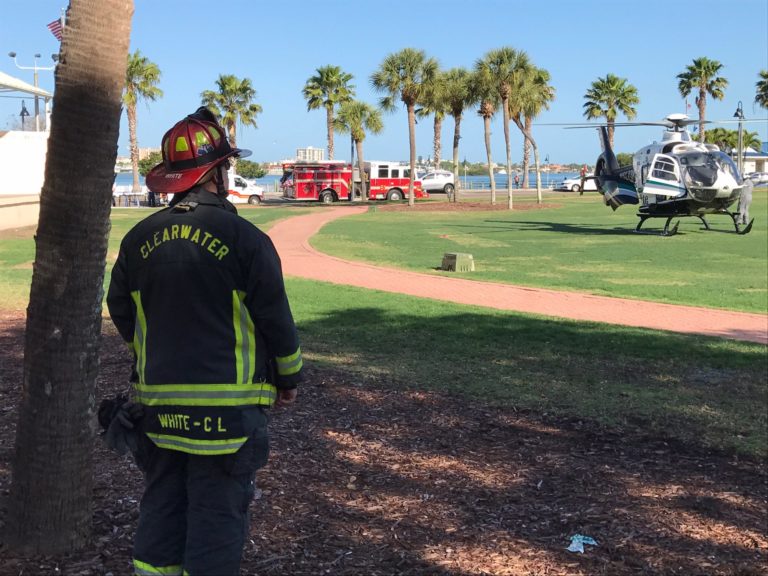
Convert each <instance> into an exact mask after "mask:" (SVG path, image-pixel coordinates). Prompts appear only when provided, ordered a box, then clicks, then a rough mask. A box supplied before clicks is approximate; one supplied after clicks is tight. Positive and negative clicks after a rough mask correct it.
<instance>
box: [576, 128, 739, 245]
mask: <svg viewBox="0 0 768 576" xmlns="http://www.w3.org/2000/svg"><path fill="white" fill-rule="evenodd" d="M698 123H699V120H696V119H690V118H688V116H687V115H686V114H670V115H668V116H667V117H666V118H665V119H664V120H663V121H661V122H622V123H615V124H614V126H663V127H664V128H665V130H664V132H663V134H662V138H661V141H660V142H653V143H652V144H649V145H647V146H643V147H642V148H641V149H640V150H638V151H637V152H635V154H634V155H633V157H632V165H631V166H630V165H627V166H619V163H618V160H617V159H616V155H615V153H614V152H613V150H612V148H611V145H610V141H609V139H608V130H607V126H606V125H600V126H599V127H598V133H599V137H600V146H601V148H602V153H601V154H600V156H599V157H598V159H597V162H596V164H595V172H594V175H593V176H590V177H589V178H593V179H594V180H595V181H596V183H597V186H598V189H599V190H600V192H601V193H602V194H603V198H604V200H605V204H606V205H607V206H610V207H611V208H613V209H614V210H616V209H617V208H619V207H620V206H623V205H624V204H639V208H638V212H637V216H638V217H639V218H640V221H639V222H638V223H637V226H636V228H635V232H642V233H648V232H646V231H644V230H641V228H642V226H643V224H644V223H645V222H646V221H647V220H649V219H652V218H664V219H666V222H665V224H664V229H663V231H662V232H661V235H662V236H672V235H674V234H676V233H677V230H678V226H679V224H680V222H679V220H678V222H676V223H675V225H674V227H672V228H670V223H671V222H672V220H673V219H675V218H678V219H679V218H685V217H694V218H698V219H699V220H701V222H702V223H703V224H704V229H705V230H710V227H709V223H708V222H707V220H706V218H705V216H709V215H725V216H728V217H729V218H730V219H731V221H732V222H733V226H734V228H735V229H736V233H737V234H747V233H749V231H750V230H751V229H752V224H753V223H754V219H752V220H751V221H750V222H749V223H748V224H746V225H745V226H742V225H740V224H739V222H738V217H739V213H738V212H732V211H731V210H730V207H731V206H732V205H733V204H734V203H735V202H737V201H738V200H739V197H740V196H741V191H742V185H743V180H742V177H741V174H739V170H738V168H737V167H736V164H735V163H734V161H733V159H731V157H730V156H728V155H727V154H726V153H725V152H723V151H721V150H720V148H719V147H717V146H716V145H714V144H704V143H700V142H696V141H694V140H692V139H691V136H690V134H689V133H688V130H687V129H686V127H687V126H689V125H690V124H698ZM707 123H709V122H707ZM592 126H593V127H594V124H593V125H592ZM573 127H574V128H575V127H576V126H573ZM579 127H584V126H579Z"/></svg>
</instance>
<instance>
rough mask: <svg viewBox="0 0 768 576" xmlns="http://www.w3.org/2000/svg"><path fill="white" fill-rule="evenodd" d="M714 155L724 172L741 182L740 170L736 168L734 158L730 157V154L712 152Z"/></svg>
mask: <svg viewBox="0 0 768 576" xmlns="http://www.w3.org/2000/svg"><path fill="white" fill-rule="evenodd" d="M712 155H713V156H714V157H715V158H716V159H717V162H718V164H720V168H721V169H722V170H723V171H724V172H726V173H729V174H730V175H731V176H733V177H734V178H735V179H736V181H737V182H739V181H740V178H739V169H738V168H737V167H736V163H735V162H734V161H733V158H731V157H730V156H728V154H726V153H725V152H721V151H717V152H712Z"/></svg>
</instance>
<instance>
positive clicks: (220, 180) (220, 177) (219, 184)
mask: <svg viewBox="0 0 768 576" xmlns="http://www.w3.org/2000/svg"><path fill="white" fill-rule="evenodd" d="M216 170H217V174H216V194H217V195H219V196H221V197H222V198H226V197H227V196H228V195H229V192H228V191H227V189H226V187H225V186H224V165H223V164H219V165H218V166H217V167H216Z"/></svg>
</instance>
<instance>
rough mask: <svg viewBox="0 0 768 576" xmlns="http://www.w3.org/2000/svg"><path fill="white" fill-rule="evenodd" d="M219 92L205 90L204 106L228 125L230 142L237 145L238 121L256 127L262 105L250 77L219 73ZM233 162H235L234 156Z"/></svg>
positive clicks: (224, 124) (223, 123) (203, 96)
mask: <svg viewBox="0 0 768 576" xmlns="http://www.w3.org/2000/svg"><path fill="white" fill-rule="evenodd" d="M216 86H217V87H218V92H217V91H214V90H205V91H203V92H202V93H201V94H200V96H201V98H202V102H203V105H204V106H207V107H208V108H209V109H210V110H211V111H212V112H213V113H214V114H215V115H216V116H217V117H218V118H219V121H220V122H221V124H222V125H223V126H224V127H226V129H227V132H228V134H229V143H230V145H231V146H232V147H233V148H234V147H236V146H237V126H236V125H237V123H238V122H240V124H242V125H243V126H253V127H254V128H256V127H257V126H256V116H257V115H259V114H261V106H259V105H258V104H255V103H254V102H253V99H254V98H256V90H255V89H254V88H253V86H252V85H251V81H250V80H249V79H248V78H243V79H242V80H240V79H239V78H238V77H237V76H234V75H232V74H219V79H218V80H216ZM232 164H233V165H234V164H235V160H234V158H233V159H232Z"/></svg>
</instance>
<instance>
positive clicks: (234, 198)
mask: <svg viewBox="0 0 768 576" xmlns="http://www.w3.org/2000/svg"><path fill="white" fill-rule="evenodd" d="M227 200H229V201H230V202H232V204H260V203H261V202H262V201H263V200H264V187H263V186H259V185H258V184H254V183H253V182H250V181H248V180H246V179H245V178H243V177H242V176H240V175H238V174H233V173H232V172H230V173H229V196H228V197H227Z"/></svg>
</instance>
